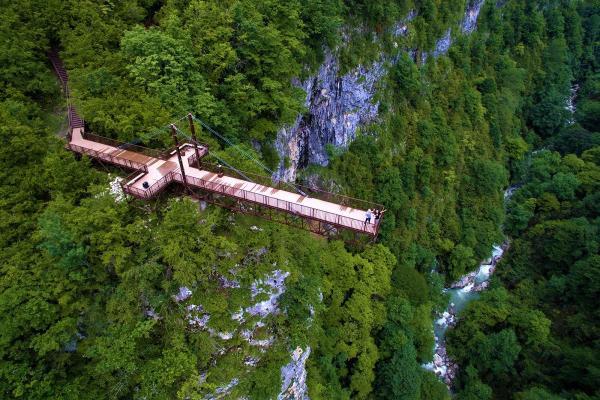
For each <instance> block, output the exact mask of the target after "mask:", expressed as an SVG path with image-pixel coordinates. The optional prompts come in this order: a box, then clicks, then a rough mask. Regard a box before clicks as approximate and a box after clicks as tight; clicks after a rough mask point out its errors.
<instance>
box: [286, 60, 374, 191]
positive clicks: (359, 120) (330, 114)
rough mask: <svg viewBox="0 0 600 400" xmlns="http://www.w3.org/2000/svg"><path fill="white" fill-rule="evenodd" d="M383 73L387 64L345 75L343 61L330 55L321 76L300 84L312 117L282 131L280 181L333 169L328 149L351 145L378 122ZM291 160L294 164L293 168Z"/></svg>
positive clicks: (302, 119)
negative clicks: (314, 167)
mask: <svg viewBox="0 0 600 400" xmlns="http://www.w3.org/2000/svg"><path fill="white" fill-rule="evenodd" d="M383 73H384V68H383V63H382V62H376V63H374V64H373V65H371V66H370V67H368V68H365V67H362V66H361V67H358V68H356V69H354V70H352V71H351V72H349V73H348V74H345V75H342V76H339V62H338V60H337V58H336V57H334V56H333V54H331V52H329V51H328V52H327V54H326V56H325V61H324V62H323V64H322V65H321V67H320V68H319V71H318V72H317V74H316V75H315V76H312V77H310V78H309V79H307V80H305V81H304V82H296V84H297V85H298V86H299V87H301V88H302V89H304V91H305V92H306V101H305V106H306V108H307V110H308V112H307V113H306V114H305V115H299V116H298V117H297V118H296V121H295V123H294V125H292V126H290V127H284V128H282V129H281V130H280V131H279V132H278V134H277V140H276V142H275V148H276V149H277V152H278V153H279V155H280V157H281V158H282V161H281V163H280V165H279V168H278V170H277V171H276V173H275V178H276V179H282V180H287V181H290V180H294V179H295V178H296V170H297V169H298V168H302V167H305V166H307V165H308V164H318V165H327V163H328V161H329V160H328V157H327V152H326V145H328V144H330V145H333V146H336V147H346V146H348V144H349V143H350V142H351V141H352V140H354V138H355V137H356V131H357V129H358V127H359V126H360V125H364V124H366V123H368V122H371V121H373V120H374V119H375V117H377V110H378V104H377V103H374V102H373V96H374V94H375V86H376V83H377V82H378V81H379V79H380V78H381V77H382V75H383ZM285 157H287V159H288V160H289V165H288V167H287V168H286V167H285V163H284V158H285Z"/></svg>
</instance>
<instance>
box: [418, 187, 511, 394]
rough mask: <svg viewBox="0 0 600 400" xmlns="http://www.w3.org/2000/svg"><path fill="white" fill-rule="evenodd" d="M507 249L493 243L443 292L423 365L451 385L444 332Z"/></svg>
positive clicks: (452, 365) (485, 284)
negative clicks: (429, 354)
mask: <svg viewBox="0 0 600 400" xmlns="http://www.w3.org/2000/svg"><path fill="white" fill-rule="evenodd" d="M518 187H519V185H514V186H511V187H509V188H508V189H507V190H506V191H505V192H504V200H505V201H507V200H508V199H510V197H511V196H512V195H513V193H514V192H515V191H516V190H517V189H518ZM507 249H508V241H505V242H504V243H503V244H502V245H500V246H494V247H493V250H492V254H491V256H490V258H489V259H487V260H484V261H483V262H482V263H481V264H480V265H479V268H477V269H476V270H475V271H473V272H470V273H468V274H466V275H464V276H463V277H461V278H460V279H459V280H457V281H456V282H454V283H452V284H451V285H450V287H449V288H447V289H444V293H448V294H449V295H450V300H449V305H448V307H447V308H446V310H445V311H444V312H443V313H442V314H440V315H439V316H438V318H437V319H436V321H435V322H434V324H433V335H434V339H435V345H434V349H433V352H434V354H433V360H432V361H431V362H429V363H427V364H424V365H423V368H425V369H428V370H430V371H433V372H434V373H435V374H436V375H437V376H439V377H440V379H441V380H442V381H443V382H444V383H445V384H446V385H447V386H448V387H451V386H452V384H453V382H454V379H455V378H456V374H457V372H458V365H457V364H456V363H454V362H453V361H452V360H451V359H450V357H448V354H447V353H446V340H445V335H446V331H447V330H448V328H451V327H453V326H454V325H456V318H457V315H458V313H460V312H461V311H462V310H463V309H464V308H465V307H466V305H467V304H468V303H469V302H470V301H472V300H475V299H477V298H478V297H479V292H481V291H483V290H485V289H487V287H488V286H489V280H490V278H491V276H492V274H493V273H494V271H495V270H496V265H497V264H498V262H499V261H500V260H501V259H502V256H503V255H504V253H505V251H506V250H507Z"/></svg>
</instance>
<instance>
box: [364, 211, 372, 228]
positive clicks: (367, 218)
mask: <svg viewBox="0 0 600 400" xmlns="http://www.w3.org/2000/svg"><path fill="white" fill-rule="evenodd" d="M372 216H373V213H372V212H371V209H370V208H369V209H368V210H367V213H366V214H365V225H367V224H370V223H371V217H372Z"/></svg>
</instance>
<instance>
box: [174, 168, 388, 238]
mask: <svg viewBox="0 0 600 400" xmlns="http://www.w3.org/2000/svg"><path fill="white" fill-rule="evenodd" d="M203 165H204V164H203ZM170 174H173V178H174V179H175V180H176V181H178V182H183V176H182V175H181V173H179V172H175V171H171V172H170ZM186 182H187V184H188V185H192V186H196V187H199V188H201V189H205V190H208V191H211V192H216V193H222V194H225V195H228V196H231V197H235V198H238V199H241V200H245V201H248V202H252V203H256V204H260V205H265V206H268V207H271V208H275V209H279V210H282V211H287V212H289V213H291V214H293V215H297V216H298V217H308V218H311V219H314V220H319V221H323V222H326V223H330V224H334V225H338V226H343V227H346V228H351V229H353V230H356V231H361V232H368V233H372V231H375V230H376V229H377V224H376V223H375V224H365V222H364V220H360V219H356V218H352V217H348V216H343V215H340V214H335V213H332V212H329V211H323V210H319V209H317V208H314V207H309V206H305V205H302V204H298V203H294V202H290V201H287V200H282V199H278V198H275V197H271V196H267V195H264V194H261V193H256V192H250V191H247V190H245V189H240V188H237V187H235V186H231V185H227V184H224V183H220V182H213V181H208V180H205V179H202V178H198V177H195V176H190V175H186Z"/></svg>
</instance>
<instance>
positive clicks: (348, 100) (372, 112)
mask: <svg viewBox="0 0 600 400" xmlns="http://www.w3.org/2000/svg"><path fill="white" fill-rule="evenodd" d="M483 3H484V0H475V1H472V2H470V3H469V5H468V6H467V8H466V10H465V15H464V17H463V20H462V23H461V25H460V31H462V32H463V33H466V34H468V33H470V32H472V31H473V30H474V29H475V28H476V26H477V17H478V16H479V11H480V10H481V6H482V5H483ZM415 15H416V14H415V13H414V12H410V13H409V14H408V15H407V17H406V18H405V19H404V20H403V21H400V22H399V23H398V24H397V25H396V26H395V27H394V30H393V33H394V34H395V35H396V36H404V35H406V34H407V32H408V25H407V23H408V22H409V21H410V20H411V19H413V18H414V17H415ZM451 44H452V30H451V29H448V31H447V32H446V34H445V35H444V36H443V37H442V38H440V40H439V41H438V43H437V45H436V47H435V49H434V50H433V51H432V52H431V56H433V57H437V56H440V55H442V54H445V53H446V52H447V51H448V49H449V48H450V46H451ZM427 56H428V55H427V54H423V58H422V60H423V61H424V60H425V59H426V57H427ZM384 61H386V56H385V55H382V56H381V59H380V60H379V61H376V62H374V63H373V64H371V65H369V66H358V67H357V68H355V69H353V70H351V71H350V72H348V73H347V74H344V75H341V76H340V75H339V72H340V65H339V61H338V59H337V58H336V56H335V55H334V54H333V53H332V52H331V51H330V50H327V51H326V55H325V60H324V61H323V63H322V64H321V66H320V67H319V69H318V71H317V73H316V74H315V75H313V76H311V77H309V78H308V79H306V80H304V81H302V82H301V81H295V82H294V84H295V85H296V86H298V87H301V88H302V89H303V90H304V91H305V92H306V99H305V107H306V110H307V112H306V113H305V114H303V115H299V116H298V117H297V118H296V121H295V122H294V124H293V125H291V126H284V127H283V128H281V129H280V130H279V132H278V134H277V139H276V141H275V148H276V150H277V152H278V154H279V157H280V163H279V166H278V168H277V170H276V171H275V174H274V177H273V178H274V179H276V180H285V181H293V180H295V179H296V173H297V170H298V169H299V168H303V167H306V166H307V165H309V164H317V165H322V166H325V165H327V163H328V162H329V158H328V155H327V151H326V149H327V146H328V145H331V146H335V147H342V148H344V147H347V146H348V145H349V144H350V143H351V142H352V141H353V140H354V138H355V137H356V134H357V131H358V129H359V128H361V127H365V126H366V125H368V124H369V123H370V122H373V121H375V120H376V118H377V116H378V110H379V106H378V103H377V102H376V101H374V97H375V93H376V90H377V83H378V82H379V81H380V80H381V78H382V77H383V76H384V74H385V72H386V71H385V67H384ZM388 61H390V62H391V63H393V62H394V60H393V59H388Z"/></svg>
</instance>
